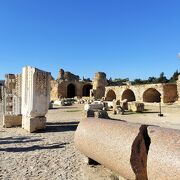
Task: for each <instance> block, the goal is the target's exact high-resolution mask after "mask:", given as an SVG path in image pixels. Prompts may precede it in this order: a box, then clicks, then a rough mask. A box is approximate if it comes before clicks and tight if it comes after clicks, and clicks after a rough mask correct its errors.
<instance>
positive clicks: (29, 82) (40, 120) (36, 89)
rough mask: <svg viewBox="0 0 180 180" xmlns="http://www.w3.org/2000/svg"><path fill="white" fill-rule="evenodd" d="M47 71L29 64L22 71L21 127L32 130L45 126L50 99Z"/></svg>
mask: <svg viewBox="0 0 180 180" xmlns="http://www.w3.org/2000/svg"><path fill="white" fill-rule="evenodd" d="M50 78H51V75H50V73H48V72H45V71H41V70H39V69H36V68H32V67H30V66H27V67H24V68H23V73H22V116H23V117H22V128H24V129H26V130H27V131H28V132H34V131H37V130H39V129H45V127H46V117H45V115H46V113H47V111H48V107H49V101H50Z"/></svg>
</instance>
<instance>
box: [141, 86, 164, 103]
mask: <svg viewBox="0 0 180 180" xmlns="http://www.w3.org/2000/svg"><path fill="white" fill-rule="evenodd" d="M160 101H161V93H160V92H159V91H158V90H156V89H155V88H149V89H147V90H146V91H145V92H144V93H143V102H149V103H154V102H160Z"/></svg>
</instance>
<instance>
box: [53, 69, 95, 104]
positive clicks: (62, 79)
mask: <svg viewBox="0 0 180 180" xmlns="http://www.w3.org/2000/svg"><path fill="white" fill-rule="evenodd" d="M91 89H92V82H91V81H90V80H89V79H83V80H80V78H79V76H77V75H74V74H73V73H71V72H65V71H64V70H63V69H60V70H59V74H58V77H57V79H56V80H51V101H55V100H59V99H63V98H74V97H77V98H82V97H86V98H87V97H89V96H90V90H91Z"/></svg>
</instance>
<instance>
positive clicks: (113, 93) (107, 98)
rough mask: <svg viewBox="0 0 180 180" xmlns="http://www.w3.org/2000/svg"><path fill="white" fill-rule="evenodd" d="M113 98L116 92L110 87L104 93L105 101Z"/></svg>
mask: <svg viewBox="0 0 180 180" xmlns="http://www.w3.org/2000/svg"><path fill="white" fill-rule="evenodd" d="M114 99H116V94H115V92H114V91H113V90H112V89H110V90H109V91H108V92H107V94H106V101H113V100H114Z"/></svg>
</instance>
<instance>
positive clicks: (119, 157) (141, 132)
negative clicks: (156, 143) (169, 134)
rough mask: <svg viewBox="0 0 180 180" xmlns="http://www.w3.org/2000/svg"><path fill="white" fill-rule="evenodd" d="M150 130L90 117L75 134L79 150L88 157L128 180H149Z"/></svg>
mask: <svg viewBox="0 0 180 180" xmlns="http://www.w3.org/2000/svg"><path fill="white" fill-rule="evenodd" d="M146 131H147V127H146V126H141V125H137V124H129V123H124V122H118V121H112V120H108V121H107V120H103V119H95V118H88V119H87V120H84V121H81V122H80V124H79V126H78V128H77V131H76V133H75V145H76V147H77V148H78V149H79V150H80V151H81V152H82V153H83V154H85V155H86V156H87V157H89V158H91V159H93V160H95V161H96V162H98V163H100V164H102V165H104V166H105V167H107V168H109V169H111V170H113V171H115V172H117V173H119V174H120V175H121V176H123V177H124V178H126V179H138V180H139V179H143V180H145V179H147V171H146V162H147V147H146V146H148V143H147V145H146V142H145V138H146V136H147V134H146Z"/></svg>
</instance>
